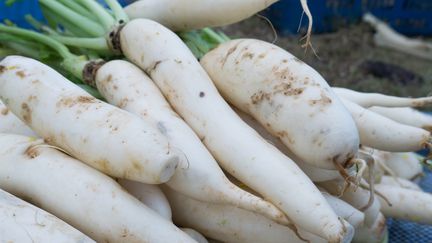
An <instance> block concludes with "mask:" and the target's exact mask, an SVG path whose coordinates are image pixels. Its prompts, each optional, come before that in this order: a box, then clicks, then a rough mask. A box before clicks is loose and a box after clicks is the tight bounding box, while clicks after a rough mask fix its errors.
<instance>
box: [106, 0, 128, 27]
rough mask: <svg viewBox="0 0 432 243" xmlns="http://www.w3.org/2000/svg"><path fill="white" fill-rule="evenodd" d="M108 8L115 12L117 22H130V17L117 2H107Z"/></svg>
mask: <svg viewBox="0 0 432 243" xmlns="http://www.w3.org/2000/svg"><path fill="white" fill-rule="evenodd" d="M105 2H106V4H107V5H108V7H109V8H110V9H111V10H112V11H113V14H114V17H115V20H116V21H117V22H120V21H123V22H129V16H128V15H127V14H126V12H125V11H124V10H123V7H122V6H121V5H120V4H119V3H118V1H117V0H105Z"/></svg>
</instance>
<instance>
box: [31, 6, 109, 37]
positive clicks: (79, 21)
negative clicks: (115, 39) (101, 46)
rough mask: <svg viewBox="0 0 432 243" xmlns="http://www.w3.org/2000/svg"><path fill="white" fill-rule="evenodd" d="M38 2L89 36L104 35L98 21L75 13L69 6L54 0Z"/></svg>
mask: <svg viewBox="0 0 432 243" xmlns="http://www.w3.org/2000/svg"><path fill="white" fill-rule="evenodd" d="M89 2H90V1H89ZM39 3H41V4H42V5H43V6H45V7H46V8H48V9H49V10H51V11H53V12H55V13H57V14H59V15H60V16H62V17H64V18H65V19H66V20H68V21H69V22H70V23H74V24H75V25H76V26H78V27H79V28H81V29H82V30H83V31H85V32H86V33H87V34H89V35H91V36H94V37H97V36H103V35H105V30H104V28H103V27H102V26H100V25H99V24H98V23H95V22H94V21H93V20H91V19H89V18H87V17H84V16H82V15H80V14H77V13H75V12H74V11H72V10H70V9H69V8H67V7H65V6H64V5H62V4H61V3H59V2H57V1H55V0H39Z"/></svg>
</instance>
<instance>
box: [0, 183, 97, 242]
mask: <svg viewBox="0 0 432 243" xmlns="http://www.w3.org/2000/svg"><path fill="white" fill-rule="evenodd" d="M0 208H1V212H0V222H1V223H0V236H1V241H2V242H20V243H26V242H29V243H30V242H31V243H34V242H40V243H42V242H64V243H76V242H80V243H90V242H95V241H93V240H92V239H90V238H89V237H88V236H86V235H84V234H83V233H81V232H79V231H78V230H77V229H75V228H73V227H72V226H70V225H68V224H67V223H65V222H64V221H62V220H60V219H59V218H57V217H56V216H54V215H52V214H50V213H48V212H46V211H44V210H42V209H40V208H37V207H35V206H33V205H31V204H30V203H28V202H25V201H23V200H21V199H20V198H17V197H15V196H14V195H11V194H9V193H8V192H6V191H3V190H1V189H0Z"/></svg>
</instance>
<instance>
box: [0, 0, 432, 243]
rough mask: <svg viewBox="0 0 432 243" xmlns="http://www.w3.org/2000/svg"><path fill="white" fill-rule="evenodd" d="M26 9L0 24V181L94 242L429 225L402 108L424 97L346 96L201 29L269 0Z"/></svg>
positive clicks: (263, 238) (264, 48) (299, 67)
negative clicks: (392, 221) (34, 14)
mask: <svg viewBox="0 0 432 243" xmlns="http://www.w3.org/2000/svg"><path fill="white" fill-rule="evenodd" d="M39 2H40V5H41V7H42V10H43V12H44V15H45V16H46V18H47V21H48V25H44V24H42V23H39V22H37V21H36V20H34V19H32V18H31V16H27V19H28V21H29V22H30V23H31V24H33V26H34V27H35V28H37V29H39V30H40V31H41V32H44V33H43V34H42V33H38V32H34V31H31V30H24V29H20V28H17V27H15V26H6V25H0V41H1V44H2V46H3V47H4V49H5V50H7V51H8V53H15V54H19V55H22V56H18V55H11V56H8V57H6V58H4V59H3V60H2V61H1V62H0V99H1V101H2V102H3V103H2V104H1V105H2V107H0V110H1V115H0V119H1V122H0V124H1V126H0V132H2V134H1V135H0V143H2V146H1V149H0V161H1V162H0V163H1V164H2V168H3V169H2V170H1V171H0V188H2V189H4V190H6V191H8V192H10V193H12V194H14V195H16V196H19V197H21V198H23V199H25V200H27V201H29V202H31V203H33V204H35V205H37V206H39V207H40V208H42V209H44V210H46V211H48V212H50V213H52V214H54V215H56V216H57V217H59V218H60V219H62V220H64V221H65V222H66V223H68V224H70V225H72V226H73V227H75V228H76V229H78V230H80V231H81V232H83V233H84V234H86V235H88V237H90V238H92V239H94V240H95V241H98V242H104V241H107V242H194V241H198V242H206V241H207V240H206V238H204V236H205V237H208V238H212V239H215V240H219V241H223V242H303V241H309V242H350V241H352V240H354V241H357V242H372V241H374V242H381V241H382V240H383V239H384V238H385V236H386V230H385V217H384V216H390V217H399V218H404V219H411V220H415V221H418V222H423V223H430V222H431V221H432V208H431V207H430V205H431V202H432V198H431V196H430V195H429V194H427V193H424V192H422V191H421V190H420V189H419V188H418V187H417V186H416V184H415V183H413V182H411V181H410V180H411V179H413V178H414V177H417V176H418V174H420V173H421V170H422V166H420V163H419V160H418V158H417V157H415V156H414V155H413V153H412V151H416V150H418V149H421V148H424V147H430V144H431V135H430V132H429V131H427V130H425V129H429V130H430V127H432V122H431V119H430V118H429V117H427V116H426V115H424V114H422V113H419V112H416V111H415V110H412V109H411V108H408V107H411V106H424V105H428V104H431V103H432V98H430V97H426V98H419V99H408V98H398V97H388V96H377V97H376V98H374V99H370V98H369V97H370V96H372V94H362V93H358V92H356V93H355V95H352V94H350V93H349V92H354V91H346V90H343V89H336V88H331V87H330V86H329V85H328V84H327V82H326V81H325V80H324V79H323V78H322V77H321V75H320V74H319V73H317V72H316V71H315V70H313V69H312V68H311V67H309V66H308V65H307V64H305V63H303V62H302V61H301V60H299V59H298V58H296V57H294V56H292V55H291V54H290V53H288V52H287V51H285V50H283V49H281V48H279V47H277V46H275V45H273V44H270V43H266V42H263V41H259V40H254V39H240V40H229V38H228V37H227V36H225V35H224V34H223V33H220V32H214V31H213V30H211V29H208V28H204V27H207V26H220V25H224V24H230V23H233V22H236V21H239V20H241V19H244V18H246V17H248V16H250V15H252V14H254V13H256V12H258V11H260V10H261V9H263V8H265V7H267V6H268V4H269V3H268V1H236V3H235V4H234V5H230V7H229V8H227V7H226V6H228V5H227V4H222V3H218V4H217V5H215V6H212V4H214V3H213V1H196V2H194V7H193V8H192V9H189V8H185V7H186V6H185V4H184V3H183V2H181V1H146V0H142V1H138V2H136V3H134V4H131V5H130V6H128V7H127V8H126V9H125V10H123V9H122V7H121V6H120V5H119V4H118V3H117V2H116V1H115V0H106V1H105V2H106V4H107V5H108V7H109V9H107V8H104V7H102V6H101V5H99V4H98V3H97V2H95V1H93V0H79V1H54V0H39ZM271 2H274V1H271ZM301 2H302V5H303V6H304V7H305V12H306V13H307V14H308V16H310V13H309V11H308V9H307V6H306V1H304V0H303V1H301ZM188 7H190V6H188ZM186 9H187V10H186ZM241 10H243V11H241ZM187 11H188V12H187ZM192 13H194V14H192ZM221 13H222V14H221ZM224 14H226V15H227V16H226V18H221V17H225V16H224ZM129 17H131V18H134V19H133V20H131V21H129ZM150 19H153V20H150ZM159 22H160V23H159ZM161 23H162V24H163V25H162V24H161ZM165 26H166V27H165ZM167 27H169V28H171V29H169V28H167ZM195 28H196V29H199V28H204V29H202V30H191V29H195ZM173 30H174V31H183V32H179V33H177V34H176V33H174V32H172V31H173ZM185 31H189V32H185ZM180 37H181V38H180ZM307 39H309V37H308V38H307ZM65 45H67V46H69V48H70V49H69V48H68V47H66V46H65ZM308 45H309V43H308V41H307V43H306V46H308ZM24 56H28V57H24ZM29 57H30V58H29ZM123 57H124V58H125V59H122V58H123ZM197 58H199V59H200V61H199V60H198V59H197ZM35 59H39V60H40V61H37V60H35ZM41 61H42V62H41ZM44 63H45V64H44ZM50 66H51V67H50ZM55 69H57V71H55ZM70 81H73V82H75V84H74V83H72V82H70ZM219 92H220V93H219ZM347 93H348V95H347ZM375 96H376V95H374V97H375ZM228 102H229V103H228ZM380 106H385V107H403V108H385V107H380ZM369 107H371V108H369ZM391 109H404V110H405V109H407V112H412V113H413V114H414V113H415V114H416V116H418V117H421V118H420V119H421V122H417V121H418V120H420V119H416V121H411V120H406V119H405V120H404V119H402V118H400V117H399V118H398V116H397V115H395V114H399V111H396V112H394V111H392V110H391ZM387 116H388V117H389V118H387ZM404 123H405V124H404ZM14 134H15V135H14ZM18 134H20V135H18ZM378 149H379V150H378ZM381 150H383V151H381ZM384 151H390V152H384ZM395 152H399V153H395ZM401 152H403V153H401ZM426 160H427V158H426V159H425V161H426ZM111 177H112V178H111ZM375 184H377V185H375ZM375 188H376V189H375ZM125 190H126V191H127V192H126V191H125ZM132 195H133V196H132ZM401 197H405V198H406V199H407V200H400V198H401ZM376 198H378V200H376ZM409 205H418V206H417V207H407V206H409ZM24 223H25V222H23V224H24ZM35 223H36V224H37V223H38V221H37V219H35ZM1 227H3V226H0V232H1V230H3V228H1ZM6 227H12V226H11V225H7V226H6ZM68 227H70V226H68ZM179 227H186V228H187V229H185V228H179ZM65 232H66V231H65ZM198 232H200V233H201V234H203V235H204V236H202V235H201V234H200V233H198ZM57 233H58V231H50V232H45V233H43V234H45V235H46V237H48V238H47V239H54V238H49V237H51V236H52V237H57V235H56V234H57ZM41 234H42V233H41ZM70 234H72V233H70ZM8 237H9V236H8ZM10 237H14V236H10ZM71 237H72V236H71ZM76 237H78V236H76ZM80 237H84V236H80ZM11 239H15V238H11ZM84 239H87V238H83V241H84ZM7 240H9V239H7ZM46 241H49V240H46Z"/></svg>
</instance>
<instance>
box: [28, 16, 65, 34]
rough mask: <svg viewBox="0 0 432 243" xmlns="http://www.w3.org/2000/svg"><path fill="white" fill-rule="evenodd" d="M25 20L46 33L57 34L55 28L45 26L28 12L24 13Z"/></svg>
mask: <svg viewBox="0 0 432 243" xmlns="http://www.w3.org/2000/svg"><path fill="white" fill-rule="evenodd" d="M24 18H25V20H26V21H27V23H29V24H30V25H31V26H32V27H33V28H35V29H37V30H40V31H43V32H46V33H48V34H51V35H56V34H58V33H57V32H56V31H55V30H53V29H52V28H51V27H49V26H46V25H44V24H42V23H41V22H39V21H38V20H36V19H35V18H33V16H31V15H30V14H26V15H25V16H24Z"/></svg>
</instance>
